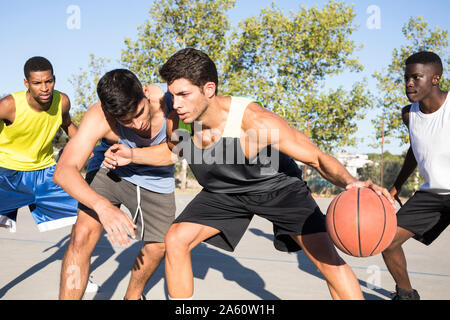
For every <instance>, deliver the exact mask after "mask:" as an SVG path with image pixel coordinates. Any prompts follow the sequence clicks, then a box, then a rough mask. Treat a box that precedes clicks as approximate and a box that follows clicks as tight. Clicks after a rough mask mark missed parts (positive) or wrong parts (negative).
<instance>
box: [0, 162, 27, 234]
mask: <svg viewBox="0 0 450 320" xmlns="http://www.w3.org/2000/svg"><path fill="white" fill-rule="evenodd" d="M32 175H33V172H24V171H16V170H10V169H6V168H2V167H0V228H7V229H9V231H10V232H15V231H16V221H17V211H18V209H19V208H21V207H24V206H28V205H30V204H32V203H33V202H34V194H33V190H34V185H33V184H30V182H32V181H33V179H32Z"/></svg>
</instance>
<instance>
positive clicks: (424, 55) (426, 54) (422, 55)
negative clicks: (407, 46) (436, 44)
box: [405, 51, 443, 75]
mask: <svg viewBox="0 0 450 320" xmlns="http://www.w3.org/2000/svg"><path fill="white" fill-rule="evenodd" d="M414 63H420V64H433V65H435V66H436V67H437V68H438V69H437V71H438V72H439V75H442V72H443V67H442V61H441V58H440V57H439V56H438V55H437V54H436V53H434V52H430V51H420V52H416V53H414V54H412V55H411V56H409V57H408V59H406V62H405V65H408V64H414Z"/></svg>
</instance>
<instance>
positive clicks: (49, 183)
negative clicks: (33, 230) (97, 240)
mask: <svg viewBox="0 0 450 320" xmlns="http://www.w3.org/2000/svg"><path fill="white" fill-rule="evenodd" d="M54 171H55V166H52V167H49V168H46V169H42V170H35V171H16V170H10V169H5V168H0V226H1V227H6V228H9V230H10V231H11V232H15V231H16V219H17V210H18V209H19V208H21V207H24V206H28V207H29V209H30V211H31V215H32V217H33V219H34V221H35V222H36V224H37V227H38V229H39V231H41V232H42V231H48V230H53V229H58V228H62V227H65V226H68V225H72V224H74V223H75V221H76V219H77V207H78V202H77V201H76V200H75V199H73V198H72V197H71V196H69V195H68V194H67V193H66V192H65V191H64V190H63V189H62V188H61V187H60V186H58V185H57V184H55V183H54V182H53V172H54Z"/></svg>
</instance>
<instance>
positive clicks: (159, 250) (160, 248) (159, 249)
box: [142, 242, 166, 256]
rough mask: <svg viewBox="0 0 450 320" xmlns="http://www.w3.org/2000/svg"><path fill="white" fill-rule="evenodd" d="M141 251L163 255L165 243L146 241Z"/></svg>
mask: <svg viewBox="0 0 450 320" xmlns="http://www.w3.org/2000/svg"><path fill="white" fill-rule="evenodd" d="M142 251H143V252H144V253H146V254H151V255H157V256H164V254H165V252H166V245H165V244H164V242H146V243H145V245H144V247H143V248H142Z"/></svg>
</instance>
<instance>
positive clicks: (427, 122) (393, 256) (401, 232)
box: [383, 52, 450, 300]
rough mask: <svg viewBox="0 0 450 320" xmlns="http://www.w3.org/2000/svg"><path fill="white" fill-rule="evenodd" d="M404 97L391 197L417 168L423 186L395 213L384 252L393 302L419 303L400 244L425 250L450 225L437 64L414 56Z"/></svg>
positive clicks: (449, 167)
mask: <svg viewBox="0 0 450 320" xmlns="http://www.w3.org/2000/svg"><path fill="white" fill-rule="evenodd" d="M405 65H406V66H405V86H406V96H407V97H408V99H409V101H410V102H412V104H411V105H408V106H406V107H404V108H403V109H402V119H403V122H404V123H405V125H406V126H407V127H408V130H409V136H410V143H411V145H410V147H409V149H408V152H407V153H406V157H405V160H404V163H403V166H402V169H401V170H400V173H399V174H398V176H397V179H396V181H395V183H394V186H393V187H392V189H391V190H390V193H391V195H392V196H393V197H395V198H396V199H397V201H398V202H399V203H400V205H402V203H401V201H400V199H399V198H398V195H399V193H400V191H401V188H402V185H403V184H404V183H405V181H406V180H407V179H408V177H409V176H410V175H411V174H412V173H413V172H414V169H415V168H416V167H417V166H418V169H419V173H420V174H421V175H422V176H423V177H424V178H425V181H426V183H425V184H424V185H423V186H421V187H420V190H419V191H417V192H416V193H415V194H414V195H413V196H412V197H411V198H410V199H409V200H408V201H407V202H406V203H405V205H404V206H402V207H401V208H400V210H399V211H398V212H397V225H398V228H397V234H396V236H395V238H394V240H393V242H392V243H391V245H390V246H389V247H388V248H387V249H386V250H385V251H384V252H383V259H384V262H385V263H386V266H387V267H388V269H389V272H390V273H391V275H392V277H393V278H394V280H395V283H396V294H395V296H394V299H395V300H419V299H420V297H419V294H418V292H417V291H416V290H414V289H413V288H412V286H411V282H410V280H409V277H408V272H407V269H406V258H405V254H404V252H403V249H402V247H401V246H402V244H403V243H404V242H405V241H406V240H408V239H409V238H411V237H414V238H415V239H416V240H418V241H420V242H422V243H424V244H426V245H429V244H431V243H432V242H433V241H434V240H435V239H436V238H437V237H438V236H439V234H440V233H441V232H442V231H444V229H445V228H446V227H447V226H448V224H449V223H450V148H449V144H448V139H449V137H450V102H449V99H448V92H446V91H442V90H441V89H440V86H439V82H440V79H441V77H442V71H443V67H442V61H441V59H440V58H439V56H438V55H437V54H435V53H432V52H418V53H415V54H413V55H411V56H410V57H409V58H408V59H407V60H406V62H405Z"/></svg>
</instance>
